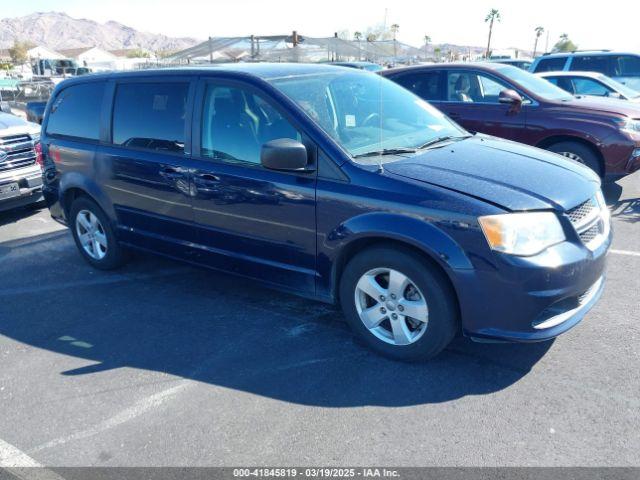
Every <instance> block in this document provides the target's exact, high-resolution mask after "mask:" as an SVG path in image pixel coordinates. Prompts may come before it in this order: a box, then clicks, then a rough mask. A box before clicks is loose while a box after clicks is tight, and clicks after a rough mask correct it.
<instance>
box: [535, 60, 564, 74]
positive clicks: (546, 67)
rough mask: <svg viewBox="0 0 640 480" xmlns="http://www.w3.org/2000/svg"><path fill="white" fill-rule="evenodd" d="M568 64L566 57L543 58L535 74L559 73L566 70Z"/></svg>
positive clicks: (536, 67) (537, 65)
mask: <svg viewBox="0 0 640 480" xmlns="http://www.w3.org/2000/svg"><path fill="white" fill-rule="evenodd" d="M566 62H567V58H566V57H562V58H543V59H541V60H540V61H539V62H538V63H537V64H536V66H535V70H534V72H535V73H538V72H557V71H559V70H562V69H563V68H564V64H565V63H566Z"/></svg>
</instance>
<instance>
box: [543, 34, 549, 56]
mask: <svg viewBox="0 0 640 480" xmlns="http://www.w3.org/2000/svg"><path fill="white" fill-rule="evenodd" d="M544 53H549V30H547V42H546V43H545V45H544Z"/></svg>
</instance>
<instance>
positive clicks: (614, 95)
mask: <svg viewBox="0 0 640 480" xmlns="http://www.w3.org/2000/svg"><path fill="white" fill-rule="evenodd" d="M606 96H607V97H609V98H617V99H619V100H622V95H621V94H620V93H618V92H607V95H606Z"/></svg>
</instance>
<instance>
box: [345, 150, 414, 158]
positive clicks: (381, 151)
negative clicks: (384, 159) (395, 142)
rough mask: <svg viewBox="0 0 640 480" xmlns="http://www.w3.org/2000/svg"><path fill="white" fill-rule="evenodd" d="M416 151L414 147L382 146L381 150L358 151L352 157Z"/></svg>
mask: <svg viewBox="0 0 640 480" xmlns="http://www.w3.org/2000/svg"><path fill="white" fill-rule="evenodd" d="M417 151H418V150H417V149H415V148H383V149H382V150H374V151H372V152H365V153H359V154H358V155H354V156H353V158H362V157H377V156H380V155H400V154H401V153H416V152H417Z"/></svg>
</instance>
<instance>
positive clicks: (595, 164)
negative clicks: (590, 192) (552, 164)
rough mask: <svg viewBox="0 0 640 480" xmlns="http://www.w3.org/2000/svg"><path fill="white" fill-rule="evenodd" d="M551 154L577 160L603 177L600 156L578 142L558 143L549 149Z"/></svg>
mask: <svg viewBox="0 0 640 480" xmlns="http://www.w3.org/2000/svg"><path fill="white" fill-rule="evenodd" d="M547 150H549V151H550V152H553V153H557V154H558V155H562V156H563V157H567V158H570V159H571V160H575V161H576V162H578V163H581V164H583V165H585V166H587V167H589V168H590V169H591V170H593V171H594V172H596V173H597V174H598V175H599V176H600V177H602V167H601V165H600V160H599V159H598V156H597V155H596V154H595V153H594V152H593V150H591V149H590V148H589V147H588V146H586V145H583V144H581V143H578V142H558V143H554V144H553V145H551V146H549V147H548V148H547Z"/></svg>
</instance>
